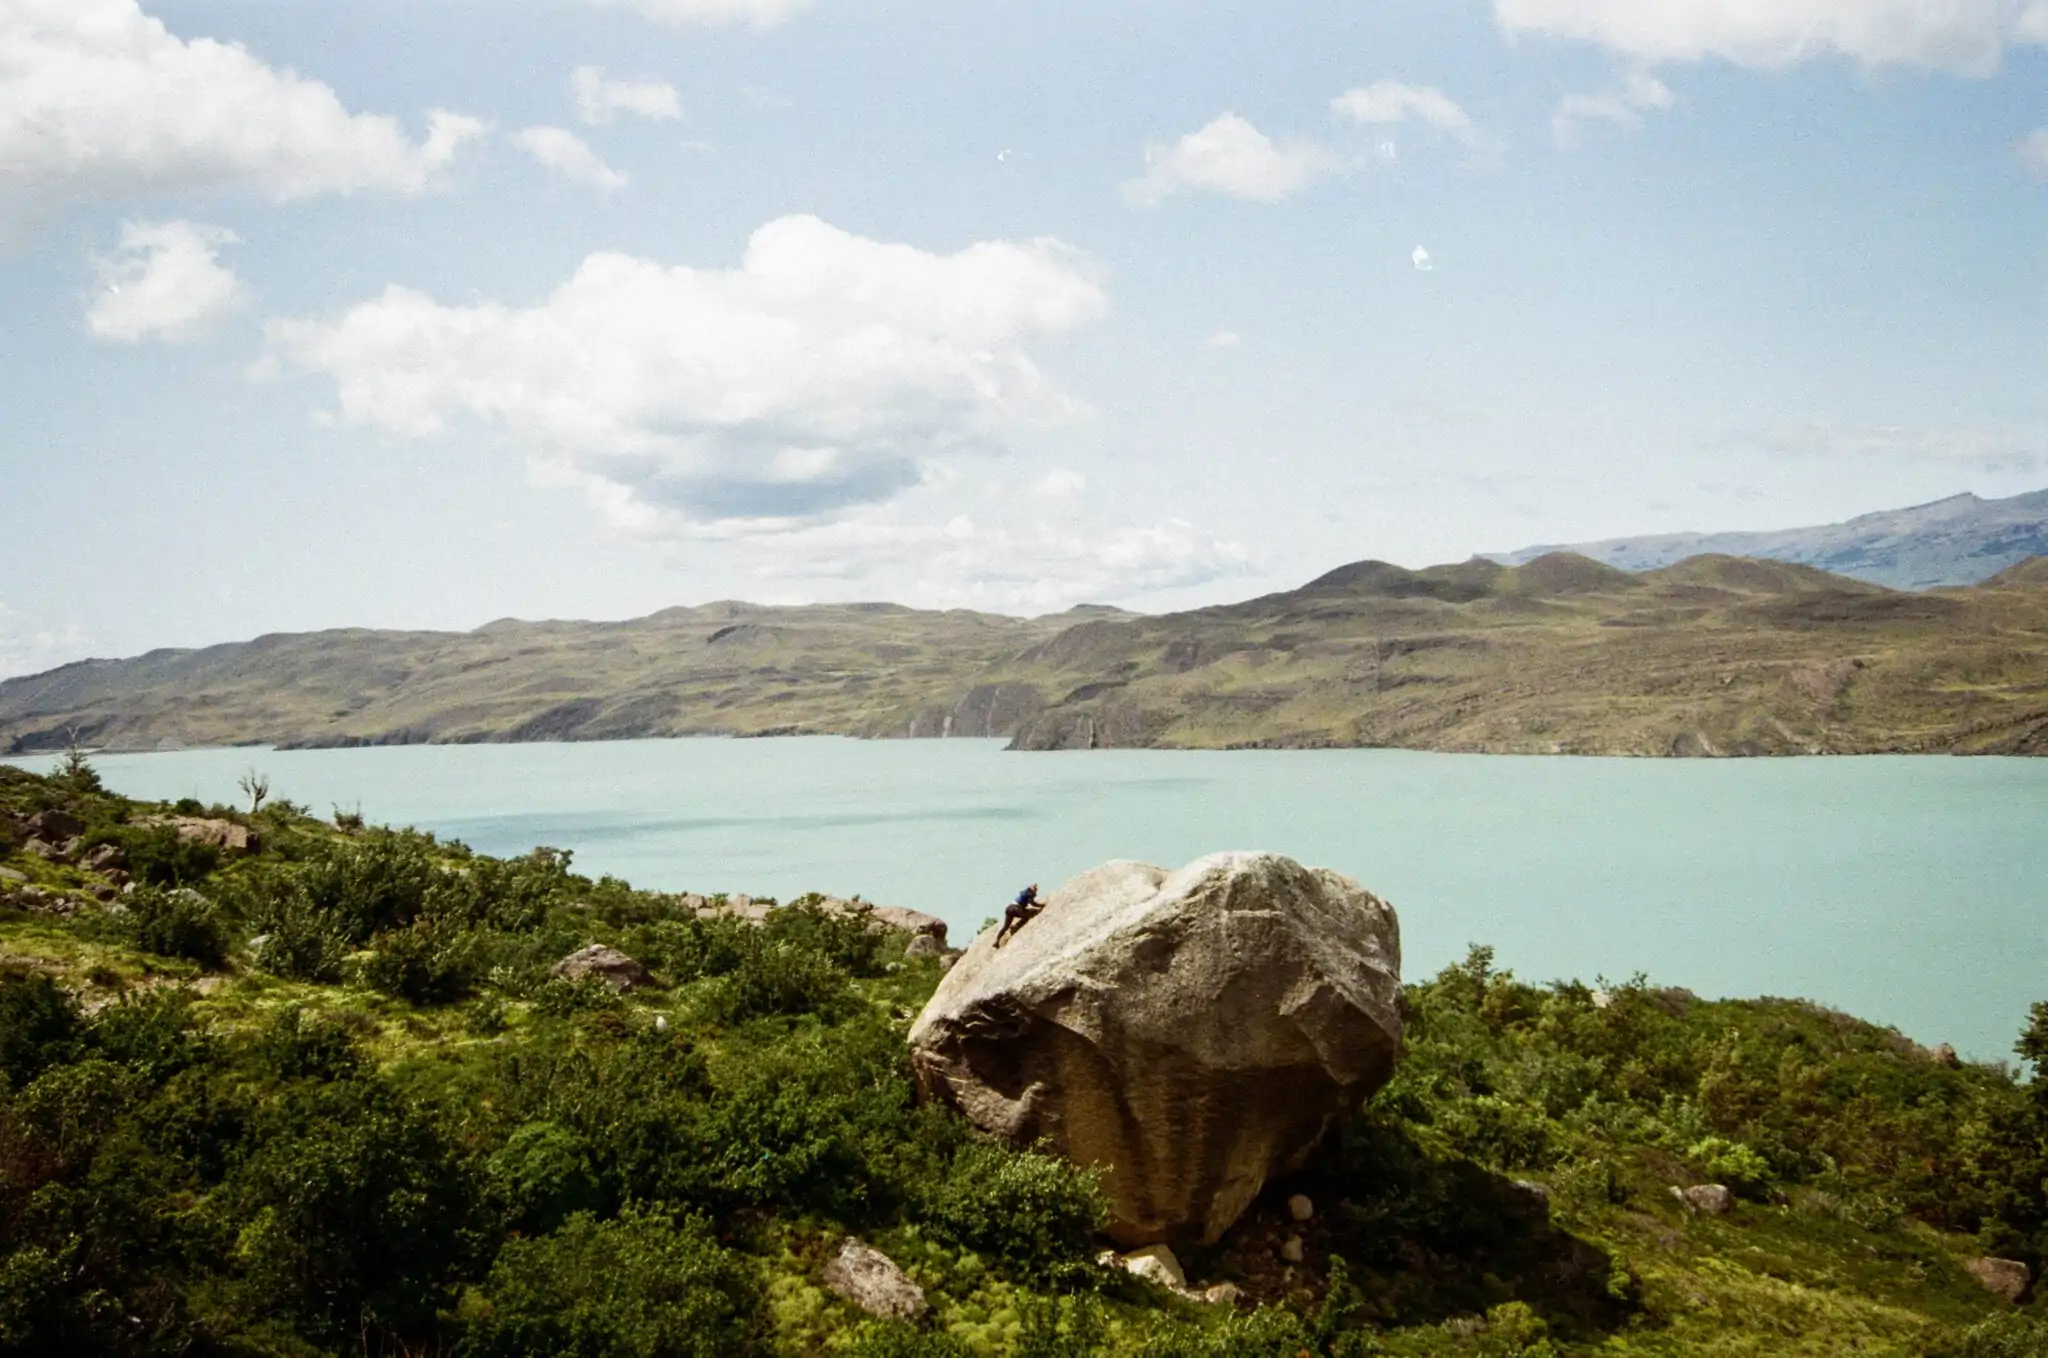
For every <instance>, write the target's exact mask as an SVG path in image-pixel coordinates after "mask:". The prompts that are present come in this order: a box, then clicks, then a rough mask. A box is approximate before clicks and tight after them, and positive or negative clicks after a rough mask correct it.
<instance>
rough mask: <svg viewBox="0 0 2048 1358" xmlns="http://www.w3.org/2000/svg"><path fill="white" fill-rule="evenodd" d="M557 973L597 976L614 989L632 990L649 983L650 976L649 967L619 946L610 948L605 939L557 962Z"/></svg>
mask: <svg viewBox="0 0 2048 1358" xmlns="http://www.w3.org/2000/svg"><path fill="white" fill-rule="evenodd" d="M555 975H557V976H560V977H562V978H564V979H565V980H570V981H580V980H582V979H583V978H584V977H586V976H595V977H598V978H599V979H600V980H602V981H603V982H604V983H605V984H606V985H608V986H610V987H611V988H612V989H613V990H631V989H632V988H633V987H634V986H636V985H645V984H647V982H648V980H649V977H648V975H647V968H645V967H643V966H641V965H640V964H639V963H638V962H636V961H634V960H633V959H632V958H630V957H628V956H626V954H624V953H622V952H620V951H619V950H618V949H617V948H607V947H605V946H604V945H603V944H602V943H593V944H591V945H590V946H589V947H587V948H579V949H577V950H576V951H575V952H572V953H570V954H569V955H568V956H567V957H565V958H563V959H562V960H561V961H559V962H557V963H555Z"/></svg>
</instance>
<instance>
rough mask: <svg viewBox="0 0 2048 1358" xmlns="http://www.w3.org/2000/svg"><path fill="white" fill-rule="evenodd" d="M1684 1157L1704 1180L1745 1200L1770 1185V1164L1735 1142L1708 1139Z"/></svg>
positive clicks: (1699, 1142) (1694, 1145)
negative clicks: (1705, 1178) (1722, 1186)
mask: <svg viewBox="0 0 2048 1358" xmlns="http://www.w3.org/2000/svg"><path fill="white" fill-rule="evenodd" d="M1686 1158H1687V1159H1689V1160H1691V1161H1692V1162H1693V1164H1695V1165H1697V1166H1698V1167H1699V1170H1700V1173H1702V1174H1704V1175H1706V1176H1707V1178H1709V1179H1711V1180H1712V1181H1714V1182H1715V1183H1718V1184H1724V1185H1726V1186H1727V1187H1728V1188H1729V1189H1731V1190H1733V1191H1734V1192H1736V1193H1739V1194H1742V1195H1743V1196H1745V1197H1756V1196H1757V1195H1758V1194H1760V1193H1762V1192H1763V1191H1764V1186H1765V1185H1766V1184H1767V1183H1769V1182H1770V1177H1771V1166H1770V1163H1769V1162H1768V1161H1766V1160H1765V1159H1764V1158H1763V1157H1762V1156H1761V1155H1758V1154H1757V1153H1756V1152H1755V1151H1753V1150H1751V1149H1750V1148H1749V1147H1747V1146H1745V1145H1743V1144H1742V1143H1741V1142H1739V1141H1725V1140H1723V1139H1722V1138H1720V1137H1718V1136H1710V1137H1707V1138H1705V1139H1704V1140H1701V1141H1698V1142H1695V1143H1694V1144H1693V1145H1692V1147H1691V1148H1690V1149H1688V1150H1687V1151H1686Z"/></svg>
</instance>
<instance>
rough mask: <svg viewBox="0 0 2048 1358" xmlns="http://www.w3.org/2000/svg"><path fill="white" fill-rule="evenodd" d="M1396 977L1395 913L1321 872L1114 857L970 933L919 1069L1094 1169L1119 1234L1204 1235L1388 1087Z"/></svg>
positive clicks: (917, 1039) (1282, 861)
mask: <svg viewBox="0 0 2048 1358" xmlns="http://www.w3.org/2000/svg"><path fill="white" fill-rule="evenodd" d="M1400 966H1401V952H1400V930H1399V924H1398V922H1397V920H1396V918H1395V914H1394V911H1393V908H1392V907H1391V906H1389V905H1388V904H1386V903H1385V902H1384V901H1381V900H1380V899H1379V898H1378V897H1376V896H1374V895H1372V893H1370V892H1368V891H1366V890H1365V889H1364V888H1363V887H1361V886H1359V885H1358V884H1357V883H1356V882H1353V881H1351V880H1350V879H1348V878H1346V877H1343V876H1340V875H1339V874H1337V873H1335V872H1331V871H1328V870H1327V869H1314V868H1307V867H1303V866H1302V865H1301V864H1299V863H1296V862H1294V861H1293V860H1291V859H1288V858H1284V857H1281V856H1280V855H1278V854H1270V853H1223V854H1214V855H1211V856H1210V857H1207V858H1203V859H1200V860H1198V861H1196V862H1194V863H1192V864H1189V865H1188V866H1187V867H1185V868H1182V869H1181V870H1180V871H1178V872H1172V873H1169V872H1167V871H1166V870H1164V869H1161V868H1157V867H1152V866H1150V865H1148V864H1144V863H1133V862H1113V863H1106V864H1104V865H1102V866H1101V867H1098V868H1094V869H1092V870H1090V871H1089V872H1086V873H1083V874H1081V875H1080V876H1079V877H1076V878H1074V879H1073V880H1072V881H1070V882H1067V883H1066V884H1065V885H1063V886H1061V887H1060V888H1059V889H1058V890H1056V891H1054V892H1053V893H1052V894H1051V895H1050V896H1048V897H1047V898H1046V903H1045V908H1044V910H1043V912H1042V913H1040V914H1039V915H1038V916H1037V917H1036V918H1034V919H1033V920H1032V921H1031V922H1030V923H1028V924H1026V925H1025V926H1024V927H1023V928H1022V929H1021V930H1019V931H1018V932H1017V933H1015V934H1014V935H1013V936H1012V937H1011V938H1010V940H1009V941H1008V942H1007V943H1005V945H1004V946H1003V947H1002V948H1001V949H997V948H996V946H995V930H993V929H991V930H988V931H985V932H984V933H983V935H982V936H981V937H980V938H978V939H976V940H975V942H974V944H973V946H971V947H970V948H969V949H968V950H967V952H966V953H965V954H964V955H963V956H962V957H961V958H960V960H959V962H958V963H957V964H956V965H955V966H954V967H953V968H952V969H951V970H950V971H949V972H948V973H947V974H946V978H945V980H944V981H942V982H941V983H940V985H939V988H938V991H937V992H936V993H935V994H934V995H933V996H932V999H931V1001H930V1003H928V1004H927V1005H926V1006H925V1010H924V1012H923V1014H921V1015H920V1016H919V1018H918V1020H917V1022H916V1023H915V1025H913V1027H912V1029H911V1032H910V1048H911V1053H910V1054H911V1064H912V1067H913V1069H914V1071H915V1072H916V1077H917V1081H918V1086H919V1090H920V1092H921V1095H922V1096H923V1097H925V1098H927V1099H931V1100H937V1101H942V1102H945V1103H949V1104H951V1105H953V1106H955V1107H957V1108H958V1109H959V1110H960V1111H961V1112H962V1113H963V1114H964V1115H965V1116H966V1117H967V1119H968V1120H969V1121H970V1122H972V1123H974V1124H975V1125H976V1126H978V1127H980V1128H981V1129H983V1130H984V1131H987V1132H990V1133H992V1134H994V1135H996V1136H999V1137H1001V1138H1003V1139H1004V1140H1006V1141H1008V1142H1009V1143H1010V1144H1012V1145H1016V1146H1029V1145H1033V1144H1035V1143H1037V1142H1039V1141H1040V1140H1047V1141H1049V1142H1050V1143H1051V1144H1052V1145H1053V1146H1055V1147H1056V1148H1057V1149H1058V1150H1059V1151H1060V1152H1061V1153H1063V1154H1064V1155H1066V1156H1067V1157H1068V1158H1069V1159H1071V1160H1073V1161H1074V1162H1075V1163H1077V1164H1081V1165H1093V1166H1099V1167H1101V1169H1102V1171H1103V1188H1104V1191H1105V1192H1106V1193H1107V1195H1108V1197H1109V1199H1110V1202H1111V1207H1112V1212H1113V1220H1112V1222H1111V1226H1110V1232H1109V1233H1110V1235H1111V1237H1112V1238H1113V1239H1115V1240H1117V1241H1118V1242H1119V1243H1120V1244H1123V1245H1125V1246H1127V1247H1128V1246H1134V1245H1149V1244H1154V1243H1159V1242H1162V1241H1172V1240H1199V1241H1201V1242H1204V1243H1213V1242H1214V1241H1215V1240H1217V1239H1218V1238H1219V1237H1220V1236H1221V1235H1222V1234H1223V1233H1224V1232H1225V1231H1226V1230H1228V1229H1229V1227H1230V1225H1231V1223H1233V1222H1234V1221H1236V1220H1237V1218H1238V1216H1239V1215H1240V1214H1241V1213H1242V1212H1243V1211H1244V1209H1245V1208H1246V1207H1247V1206H1248V1205H1249V1204H1250V1203H1251V1201H1252V1199H1253V1198H1254V1197H1256V1196H1257V1195H1258V1193H1259V1191H1260V1189H1261V1188H1263V1187H1264V1186H1265V1184H1266V1182H1267V1180H1268V1178H1269V1177H1270V1176H1271V1175H1273V1174H1276V1173H1282V1172H1285V1171H1287V1170H1289V1169H1292V1168H1295V1167H1297V1166H1299V1165H1300V1164H1301V1163H1302V1162H1303V1161H1304V1160H1305V1159H1306V1158H1307V1156H1308V1154H1309V1152H1310V1151H1312V1150H1313V1149H1314V1147H1315V1145H1316V1143H1317V1142H1318V1141H1319V1140H1320V1139H1321V1138H1322V1135H1323V1133H1324V1131H1325V1130H1326V1129H1327V1128H1328V1127H1329V1126H1330V1125H1331V1124H1332V1123H1333V1122H1334V1121H1336V1120H1337V1119H1338V1118H1340V1117H1343V1116H1345V1115H1346V1114H1348V1113H1350V1112H1352V1111H1353V1110H1355V1109H1356V1108H1357V1107H1358V1106H1359V1105H1360V1104H1361V1103H1362V1102H1363V1101H1364V1100H1365V1099H1366V1098H1367V1097H1369V1096H1370V1095H1371V1094H1372V1093H1373V1092H1374V1091H1375V1090H1377V1089H1378V1088H1379V1087H1380V1086H1381V1085H1383V1084H1385V1083H1386V1081H1387V1080H1388V1078H1389V1077H1391V1075H1392V1074H1393V1070H1394V1063H1395V1060H1396V1059H1397V1056H1398V1053H1399V1050H1400V1042H1401V1019H1400V1013H1399V1001H1400Z"/></svg>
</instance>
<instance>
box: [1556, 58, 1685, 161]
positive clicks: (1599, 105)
mask: <svg viewBox="0 0 2048 1358" xmlns="http://www.w3.org/2000/svg"><path fill="white" fill-rule="evenodd" d="M1677 102H1678V100H1677V97H1676V96H1675V95H1673V94H1672V93H1671V90H1670V88H1669V87H1668V86H1666V85H1665V84H1664V82H1663V81H1661V80H1659V79H1657V78H1656V77H1655V76H1653V75H1647V74H1645V73H1644V72H1642V71H1636V72H1633V73H1631V74H1630V75H1629V77H1628V79H1626V80H1625V81H1623V82H1622V85H1621V88H1620V89H1617V90H1610V91H1608V92H1607V93H1606V94H1568V95H1566V96H1565V97H1564V99H1563V100H1562V101H1561V102H1560V103H1559V104H1558V106H1557V112H1556V113H1555V114H1554V115H1553V116H1552V117H1551V120H1550V131H1551V135H1552V136H1554V137H1556V138H1557V143H1558V145H1560V146H1576V145H1578V142H1579V138H1580V135H1581V134H1582V132H1583V130H1584V128H1585V125H1586V124H1587V123H1617V124H1619V125H1621V126H1622V127H1638V126H1641V124H1642V121H1643V115H1644V114H1645V113H1663V112H1665V111H1666V110H1668V109H1669V108H1670V107H1671V106H1672V105H1673V104H1675V103H1677Z"/></svg>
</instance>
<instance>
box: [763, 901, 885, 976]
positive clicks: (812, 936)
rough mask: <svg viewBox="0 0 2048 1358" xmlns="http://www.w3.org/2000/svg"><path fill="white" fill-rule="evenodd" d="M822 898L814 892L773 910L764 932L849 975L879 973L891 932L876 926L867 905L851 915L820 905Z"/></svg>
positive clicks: (773, 940) (773, 941)
mask: <svg viewBox="0 0 2048 1358" xmlns="http://www.w3.org/2000/svg"><path fill="white" fill-rule="evenodd" d="M823 899H824V897H822V896H819V895H816V894H815V893H814V894H811V895H806V896H799V897H797V898H796V899H795V900H793V901H791V902H790V903H789V904H788V905H785V906H783V907H782V908H781V909H780V910H773V911H770V912H769V914H768V918H767V920H766V921H764V922H763V924H762V926H761V932H762V935H763V936H764V937H765V938H766V939H767V940H768V941H769V942H771V943H780V942H787V943H793V944H795V945H797V946H798V947H801V948H806V949H808V950H810V951H811V952H815V953H817V954H818V955H820V956H821V957H823V958H825V959H826V960H827V961H829V962H830V963H832V965H833V966H835V967H837V968H839V969H840V970H841V971H843V972H845V973H846V974H847V975H849V976H879V975H880V974H881V971H882V954H883V952H884V951H885V949H886V948H887V946H888V943H889V935H888V933H887V932H886V931H885V930H882V929H878V928H876V927H875V926H874V924H873V922H872V921H871V919H870V909H869V908H868V907H865V906H863V907H859V908H857V909H856V910H855V911H854V912H853V913H851V914H840V913H836V912H835V913H827V912H826V911H824V910H822V909H820V908H819V903H820V902H821V901H822V900H823Z"/></svg>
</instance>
